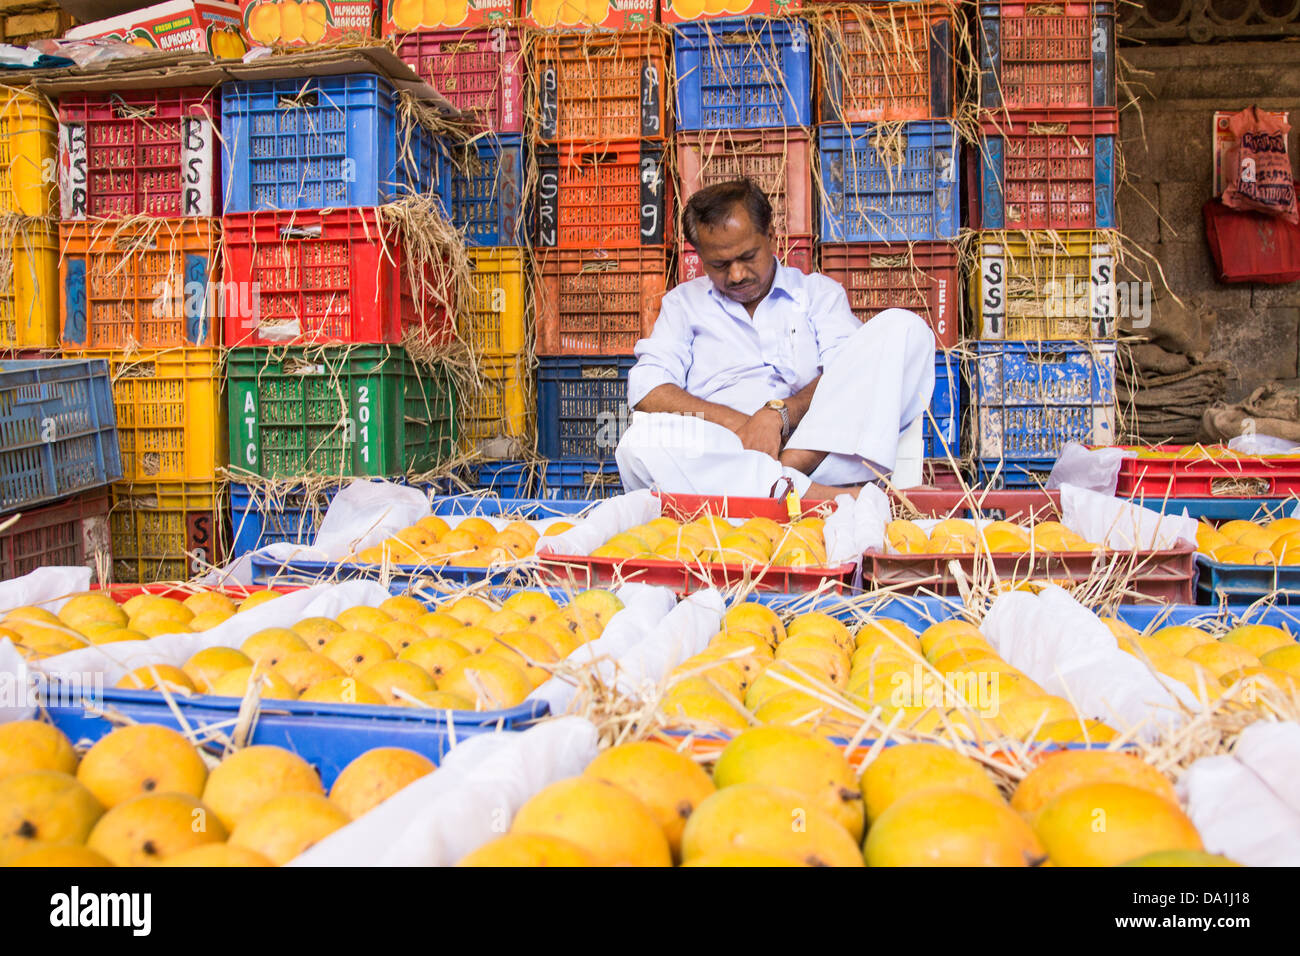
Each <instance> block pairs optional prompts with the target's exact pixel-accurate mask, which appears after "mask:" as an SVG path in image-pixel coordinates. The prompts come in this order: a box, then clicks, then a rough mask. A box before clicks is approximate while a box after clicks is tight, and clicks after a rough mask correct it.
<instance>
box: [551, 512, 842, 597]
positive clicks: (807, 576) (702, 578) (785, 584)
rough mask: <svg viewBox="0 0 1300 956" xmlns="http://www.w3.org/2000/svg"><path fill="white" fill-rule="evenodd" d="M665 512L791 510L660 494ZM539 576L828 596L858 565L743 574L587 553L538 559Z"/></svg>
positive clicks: (777, 516) (585, 582)
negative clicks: (821, 590)
mask: <svg viewBox="0 0 1300 956" xmlns="http://www.w3.org/2000/svg"><path fill="white" fill-rule="evenodd" d="M658 497H659V498H660V499H661V500H662V502H663V514H664V516H666V517H669V518H673V519H676V520H678V521H683V520H688V519H691V518H693V517H696V516H698V515H700V514H702V513H704V512H706V511H707V512H709V513H711V514H715V515H718V516H720V517H724V518H759V517H761V518H771V519H772V520H773V521H779V522H782V523H784V522H787V521H789V520H790V515H789V512H788V511H787V510H786V504H785V501H784V500H783V499H775V498H730V497H717V496H712V495H670V494H660V495H658ZM833 508H834V504H833V503H832V502H828V501H805V502H801V504H800V511H799V516H800V517H804V516H807V515H814V514H819V513H829V511H831V510H832V509H833ZM539 561H540V562H541V568H540V572H541V577H542V579H543V583H544V584H547V585H549V586H566V585H570V584H571V585H573V586H575V587H597V586H601V585H606V584H612V583H614V582H616V581H619V582H633V581H635V582H637V583H639V584H652V585H657V586H659V587H666V588H671V589H672V590H673V591H675V592H676V593H678V594H687V593H689V592H691V591H698V590H700V589H701V588H706V587H726V586H728V585H733V584H741V583H744V582H747V581H748V582H753V583H754V584H755V586H756V587H757V589H758V590H760V591H778V592H781V593H785V594H791V593H798V592H803V591H812V590H816V589H817V588H819V587H822V586H823V584H824V583H825V582H829V583H830V586H829V587H828V588H827V589H826V590H827V591H828V592H829V593H844V592H847V591H851V590H853V585H854V576H855V572H856V571H857V564H856V563H855V562H849V563H846V564H841V565H836V566H833V567H825V568H812V567H809V568H769V569H767V570H765V571H764V570H746V569H744V568H740V567H732V566H729V565H723V564H705V565H703V566H699V567H691V566H688V565H686V564H684V563H681V562H677V561H649V560H642V559H636V558H629V559H625V560H620V559H618V558H593V557H591V556H590V555H564V554H548V555H540V556H539Z"/></svg>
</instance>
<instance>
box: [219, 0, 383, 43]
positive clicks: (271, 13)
mask: <svg viewBox="0 0 1300 956" xmlns="http://www.w3.org/2000/svg"><path fill="white" fill-rule="evenodd" d="M239 6H240V9H241V10H242V11H243V18H244V29H245V30H247V31H248V35H249V36H250V37H251V38H252V39H253V42H254V43H256V44H258V45H259V46H272V45H277V44H278V45H280V46H301V45H305V44H311V43H320V42H322V41H325V40H337V39H341V38H343V37H345V36H349V35H351V36H355V35H357V34H365V35H369V34H370V33H371V32H372V27H373V21H374V15H375V5H374V3H373V2H372V0H241V3H240V5H239Z"/></svg>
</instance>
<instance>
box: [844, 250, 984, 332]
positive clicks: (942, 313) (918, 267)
mask: <svg viewBox="0 0 1300 956" xmlns="http://www.w3.org/2000/svg"><path fill="white" fill-rule="evenodd" d="M821 271H822V272H824V273H825V274H826V275H828V276H830V277H831V278H832V279H835V280H836V281H837V282H839V283H840V284H841V285H842V286H844V290H845V292H847V293H848V296H849V306H850V307H851V308H852V309H853V314H854V315H856V316H857V317H858V318H859V319H861V320H862V321H863V322H866V321H867V320H868V319H870V318H871V317H872V316H874V315H876V314H878V313H880V312H881V311H882V310H884V309H889V308H900V309H910V310H911V311H913V312H915V313H916V314H917V315H919V316H921V318H923V319H925V321H926V322H927V323H929V325H930V328H932V329H933V330H934V338H935V341H936V342H937V343H938V345H939V347H940V348H945V349H949V348H953V347H955V346H956V345H957V341H958V339H960V338H961V285H960V272H959V269H958V262H957V247H956V246H955V245H953V244H952V243H950V242H913V243H910V244H909V243H902V242H898V243H889V242H873V243H835V244H823V245H822V248H821Z"/></svg>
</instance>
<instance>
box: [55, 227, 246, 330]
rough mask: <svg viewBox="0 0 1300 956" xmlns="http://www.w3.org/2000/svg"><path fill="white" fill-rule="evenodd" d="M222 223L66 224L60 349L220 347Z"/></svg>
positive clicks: (62, 235)
mask: <svg viewBox="0 0 1300 956" xmlns="http://www.w3.org/2000/svg"><path fill="white" fill-rule="evenodd" d="M219 223H220V221H219V220H215V219H207V218H187V219H136V220H132V221H130V222H118V223H113V222H104V221H96V222H65V223H63V225H62V226H61V227H60V244H61V246H62V249H63V254H62V256H61V257H60V258H59V287H60V288H61V289H62V290H63V295H62V297H61V298H60V303H59V305H60V316H59V318H60V327H61V329H62V334H61V337H60V341H61V344H62V346H63V348H64V349H71V350H76V349H131V348H146V349H163V348H184V347H198V348H212V347H215V346H217V345H219V344H221V334H220V333H221V330H220V328H219V325H218V323H217V316H219V315H220V309H221V305H220V303H219V302H218V295H219V294H220V293H219V288H218V285H217V280H218V276H219V274H220V268H219V267H220V263H219V261H218V258H219V257H218V249H219V247H220V242H221V230H220V224H219Z"/></svg>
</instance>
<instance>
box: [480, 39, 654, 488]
mask: <svg viewBox="0 0 1300 956" xmlns="http://www.w3.org/2000/svg"><path fill="white" fill-rule="evenodd" d="M623 26H624V28H623V29H617V30H612V31H608V32H605V31H584V32H580V33H579V32H566V31H554V32H550V33H546V34H539V35H538V36H537V37H536V38H535V40H534V42H533V46H532V57H531V60H530V70H531V71H532V76H533V83H532V87H533V90H534V93H533V96H534V100H533V104H532V105H533V107H534V109H535V110H536V112H537V115H538V117H539V128H538V145H537V146H536V149H535V161H536V165H537V188H536V193H535V199H534V205H533V212H534V216H535V220H536V228H535V231H534V234H533V246H534V249H535V251H536V256H537V261H536V269H535V271H534V280H533V282H534V286H533V287H534V303H535V308H536V315H537V344H536V351H537V356H538V371H537V451H538V454H539V455H540V456H541V457H542V458H544V459H548V461H547V462H546V463H545V465H544V466H543V467H541V468H538V469H533V470H532V473H533V474H535V475H536V478H535V485H536V487H535V490H536V491H537V492H538V493H540V494H541V495H543V496H544V497H550V498H569V499H576V498H601V497H606V496H608V495H610V494H617V493H619V492H620V491H621V485H620V483H619V477H618V466H617V465H616V464H615V461H614V450H615V448H616V446H617V444H618V439H619V436H620V434H621V433H622V430H623V428H624V427H626V424H627V421H628V417H629V412H628V409H627V373H628V370H629V369H630V368H631V367H632V364H633V359H632V350H633V348H634V347H635V345H636V343H637V341H638V340H639V339H641V338H643V337H645V336H647V335H649V334H650V330H651V328H652V327H653V325H654V321H655V319H656V318H657V316H658V313H659V303H660V300H661V299H662V298H663V294H664V291H665V289H666V288H667V285H668V254H669V245H670V243H671V241H672V224H671V223H672V215H673V183H672V179H671V176H670V172H669V168H670V165H671V163H670V160H671V155H670V150H671V145H672V138H671V121H672V108H671V103H670V102H668V97H667V92H668V84H667V83H666V82H665V80H664V78H665V77H666V76H667V75H668V67H669V56H670V47H669V44H668V42H667V40H666V38H665V37H664V35H663V34H662V33H660V32H657V31H654V30H648V29H641V28H639V27H637V26H634V25H632V24H629V23H626V22H625V23H624V25H623ZM627 27H632V28H627ZM515 474H516V471H515V470H509V469H507V470H505V471H494V472H493V474H492V477H493V479H494V480H495V481H497V483H498V484H500V483H501V482H502V481H507V482H508V481H509V477H508V476H514V475H515ZM523 474H525V475H527V474H529V472H528V470H524V471H523ZM484 478H485V476H484V475H483V474H482V473H481V472H480V475H479V482H480V483H481V484H486V482H485V480H484Z"/></svg>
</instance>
